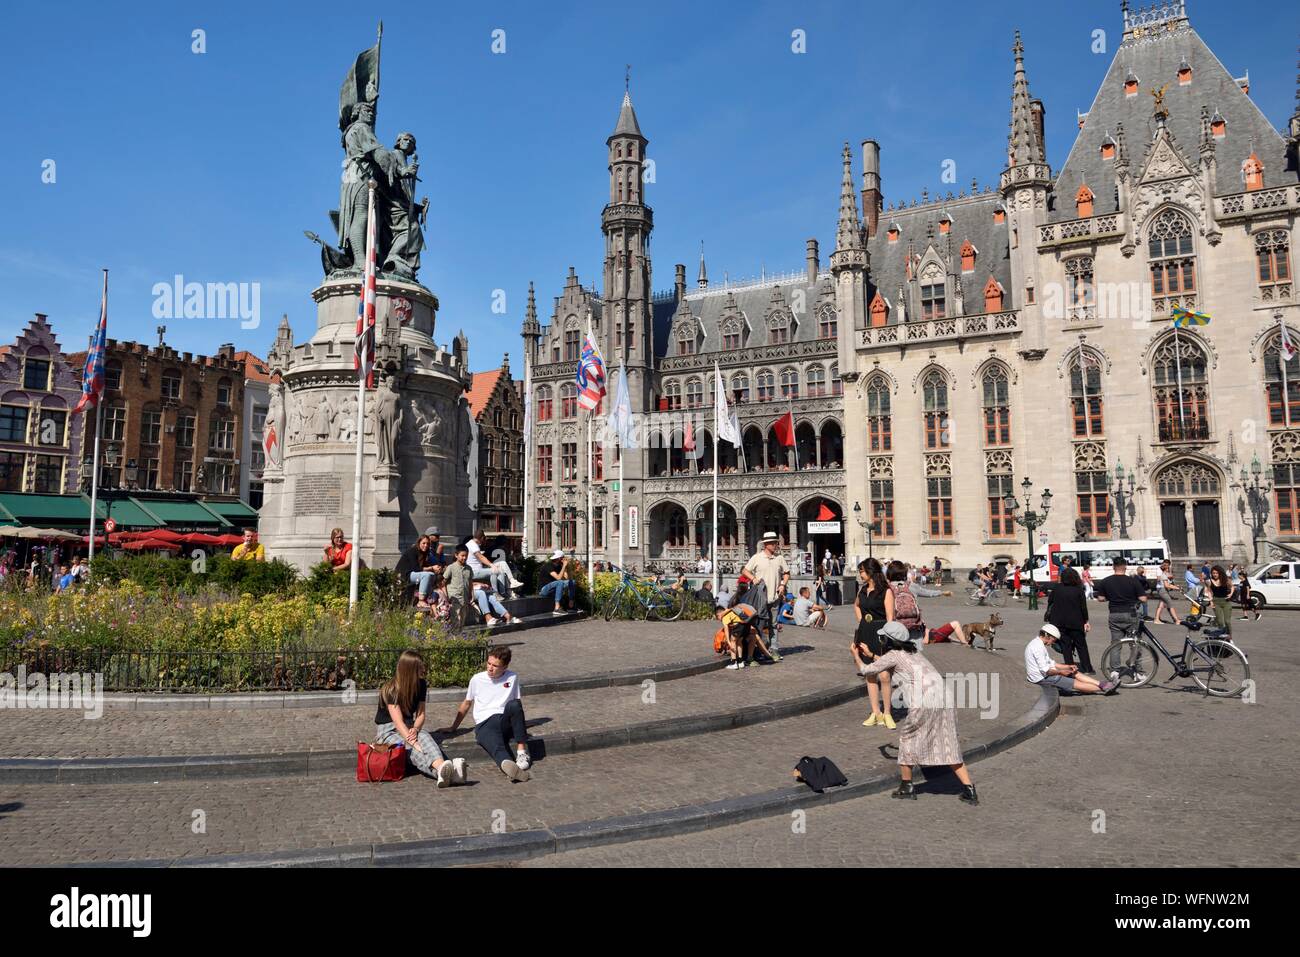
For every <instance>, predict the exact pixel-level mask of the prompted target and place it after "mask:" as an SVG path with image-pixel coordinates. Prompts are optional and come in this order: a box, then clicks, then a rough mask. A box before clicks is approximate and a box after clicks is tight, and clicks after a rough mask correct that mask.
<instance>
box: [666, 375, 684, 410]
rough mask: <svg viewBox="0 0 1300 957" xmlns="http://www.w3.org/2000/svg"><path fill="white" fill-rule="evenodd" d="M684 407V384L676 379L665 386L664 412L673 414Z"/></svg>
mask: <svg viewBox="0 0 1300 957" xmlns="http://www.w3.org/2000/svg"><path fill="white" fill-rule="evenodd" d="M681 407H682V384H681V383H680V382H678V381H677V380H676V379H673V380H671V381H670V382H668V383H667V384H666V385H665V386H664V410H665V411H667V412H671V411H673V410H674V409H680V408H681Z"/></svg>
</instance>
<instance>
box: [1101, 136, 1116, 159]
mask: <svg viewBox="0 0 1300 957" xmlns="http://www.w3.org/2000/svg"><path fill="white" fill-rule="evenodd" d="M1101 158H1102V159H1104V160H1108V159H1114V158H1115V141H1114V139H1112V138H1111V135H1110V134H1109V133H1107V134H1106V138H1105V139H1104V140H1102V141H1101Z"/></svg>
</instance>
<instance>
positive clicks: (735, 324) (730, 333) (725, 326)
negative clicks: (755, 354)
mask: <svg viewBox="0 0 1300 957" xmlns="http://www.w3.org/2000/svg"><path fill="white" fill-rule="evenodd" d="M744 332H745V324H744V322H743V321H742V320H741V319H740V317H739V316H733V317H731V318H730V319H725V320H723V322H722V348H723V349H724V350H725V351H728V352H729V351H731V350H732V349H739V348H740V347H741V344H742V343H741V339H742V338H743V336H744Z"/></svg>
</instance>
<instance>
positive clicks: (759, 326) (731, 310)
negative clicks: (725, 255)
mask: <svg viewBox="0 0 1300 957" xmlns="http://www.w3.org/2000/svg"><path fill="white" fill-rule="evenodd" d="M773 289H776V290H777V291H778V292H779V293H780V296H781V299H782V301H783V303H784V306H783V308H784V309H786V310H787V311H788V310H790V309H791V307H792V306H793V305H794V301H795V300H794V297H795V295H796V292H799V291H802V293H803V296H804V305H805V309H804V311H803V312H802V313H800V314H798V315H796V316H795V317H794V318H795V319H796V323H795V328H794V335H793V336H792V341H794V342H809V341H812V340H814V339H817V338H818V335H817V306H818V305H819V304H820V303H821V302H823V301H827V302H829V303H831V304H832V305H834V303H835V290H834V286H833V285H832V282H831V277H830V276H829V275H821V276H819V277H818V278H817V281H816V282H815V283H811V284H810V283H809V282H808V278H807V276H806V275H800V276H799V277H798V278H788V277H787V278H773V279H767V280H759V281H755V282H747V283H744V284H737V285H729V286H722V285H718V286H710V287H709V288H708V289H696V290H691V291H688V292H687V293H686V296H685V299H684V303H683V306H681V307H679V306H676V305H675V304H674V303H673V302H671V301H669V302H666V303H664V304H663V305H665V306H667V307H668V309H667V310H666V311H667V319H668V322H667V323H665V326H664V339H663V347H662V348H659V343H658V340H659V335H658V328H657V327H658V323H659V312H658V309H656V316H655V319H656V335H655V339H656V348H659V355H661V356H667V357H668V358H672V356H673V355H675V350H674V348H673V343H672V341H671V338H672V322H673V320H675V319H676V318H677V316H679V315H684V314H685V310H686V309H689V310H690V314H691V315H692V316H694V317H695V319H696V320H697V321H698V322H699V324H700V328H701V329H702V330H703V331H704V341H703V343H702V344H701V346H700V348H699V349H698V350H697V351H699V352H714V353H721V352H722V351H723V350H722V332H721V331H720V328H719V326H720V323H721V322H722V321H723V320H724V319H725V318H727V317H730V316H733V315H739V316H741V317H742V319H743V321H744V322H745V323H746V326H747V330H748V331H747V334H746V336H745V338H744V339H743V340H742V342H743V345H744V348H753V347H755V346H764V345H767V344H768V334H767V317H768V315H769V313H770V312H771V311H772V308H773V305H774V303H773ZM733 351H734V350H733Z"/></svg>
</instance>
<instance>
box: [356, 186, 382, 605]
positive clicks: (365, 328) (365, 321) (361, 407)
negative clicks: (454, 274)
mask: <svg viewBox="0 0 1300 957" xmlns="http://www.w3.org/2000/svg"><path fill="white" fill-rule="evenodd" d="M374 255H375V181H374V180H371V181H370V194H369V201H368V204H367V210H366V269H365V273H364V274H363V276H362V279H361V302H360V304H359V308H360V309H361V317H360V321H359V322H358V323H357V324H358V326H359V327H360V332H359V333H358V342H357V348H358V349H360V352H359V355H360V357H361V361H360V364H359V367H358V369H357V461H356V470H355V472H354V473H353V476H352V569H351V572H350V576H349V581H348V613H349V614H350V613H351V612H352V609H353V608H355V607H356V604H357V591H358V588H359V583H360V578H361V458H362V454H363V452H364V451H365V435H366V420H365V414H366V379H367V377H368V375H367V373H368V370H367V368H366V366H367V361H366V360H367V355H366V352H367V345H366V344H365V343H364V342H362V341H360V339H361V337H363V336H366V337H368V336H369V335H370V333H371V328H370V325H369V323H370V309H371V304H370V302H369V301H368V299H369V296H370V282H371V280H372V278H373V275H374V274H373V272H372V269H373V266H372V265H371V264H372V263H373V262H374V259H373V257H374ZM376 432H378V429H377V428H376ZM375 441H376V442H379V441H382V440H381V438H380V436H379V435H378V434H376V435H375Z"/></svg>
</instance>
